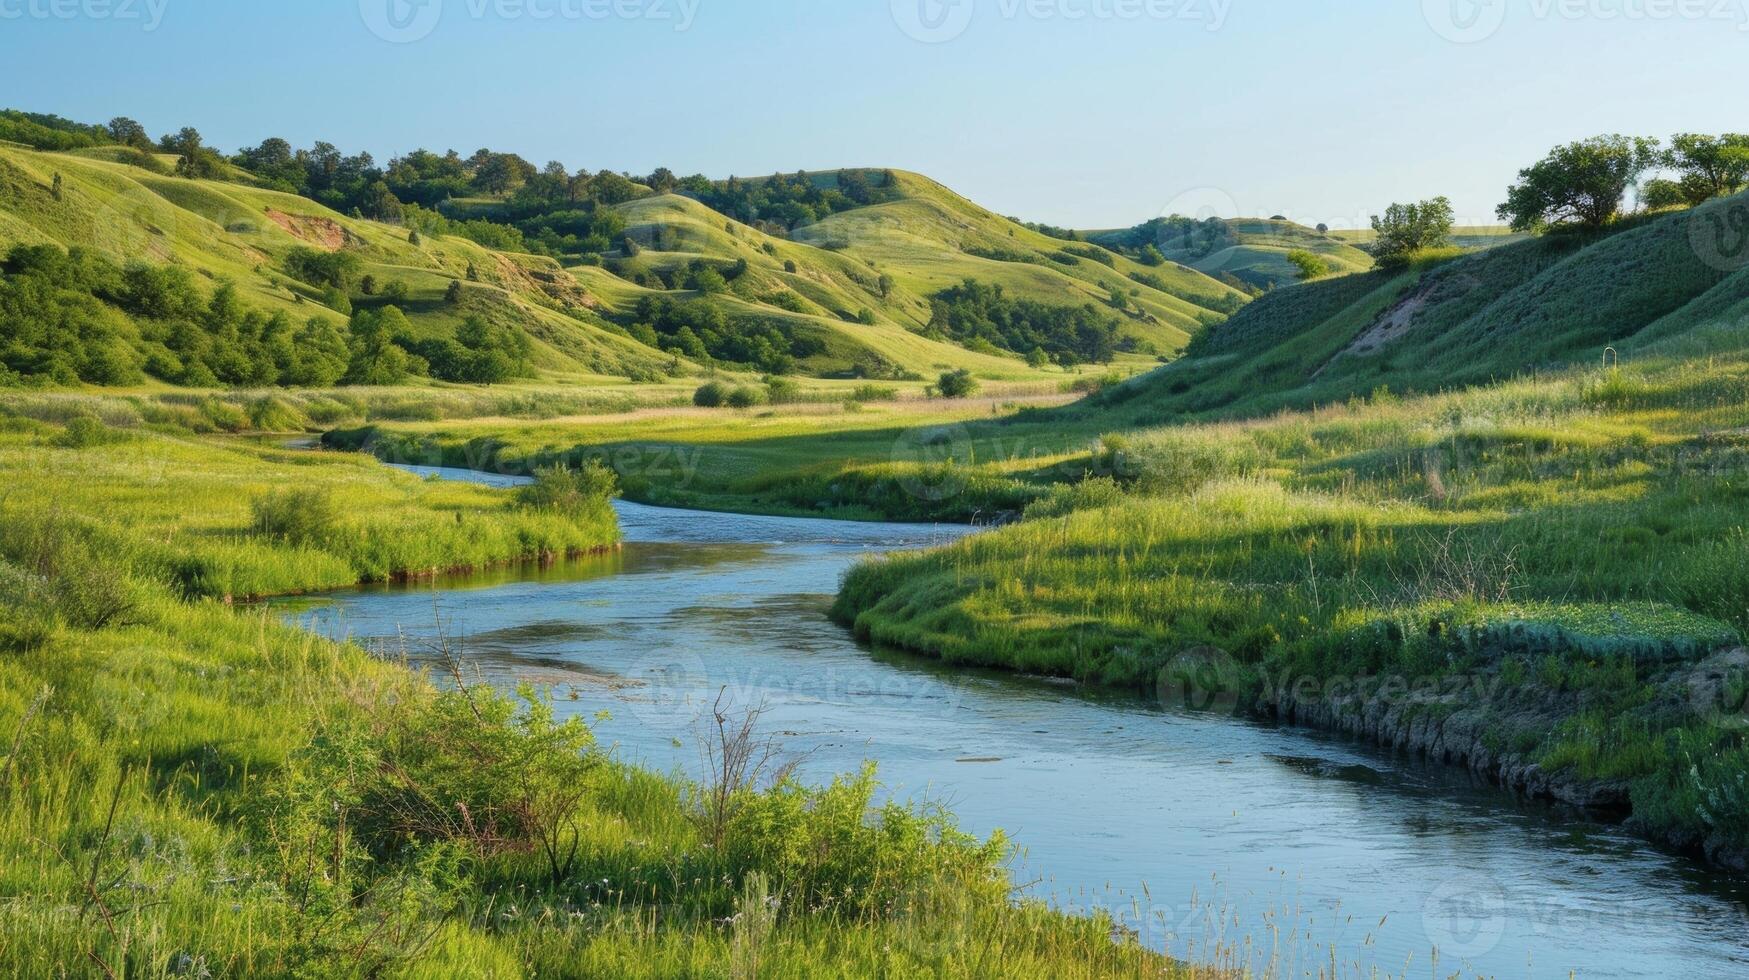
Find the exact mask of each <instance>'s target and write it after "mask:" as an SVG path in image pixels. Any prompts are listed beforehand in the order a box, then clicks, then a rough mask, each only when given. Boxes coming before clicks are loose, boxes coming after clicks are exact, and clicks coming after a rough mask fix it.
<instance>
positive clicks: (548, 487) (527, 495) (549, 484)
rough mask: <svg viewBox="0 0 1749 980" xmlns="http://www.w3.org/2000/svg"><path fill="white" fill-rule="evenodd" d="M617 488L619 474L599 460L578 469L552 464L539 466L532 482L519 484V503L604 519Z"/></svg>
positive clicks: (573, 516)
mask: <svg viewBox="0 0 1749 980" xmlns="http://www.w3.org/2000/svg"><path fill="white" fill-rule="evenodd" d="M618 492H619V480H618V478H617V477H616V476H615V475H614V472H613V471H612V470H610V469H608V468H607V467H605V466H602V465H601V464H600V463H595V462H591V463H589V464H588V465H586V466H583V467H580V468H578V469H571V468H569V467H565V466H550V467H545V468H542V469H539V470H536V471H535V474H534V482H533V483H531V484H529V485H527V486H524V487H518V488H517V490H516V503H517V505H518V506H521V507H525V508H527V509H529V510H538V511H544V512H546V513H549V514H558V515H560V516H563V517H567V518H569V519H571V520H573V521H576V522H578V523H583V522H585V521H594V520H599V519H601V518H602V517H603V516H604V515H605V512H606V511H607V510H609V509H610V508H609V504H608V500H610V499H611V498H612V497H613V496H614V495H615V494H617V493H618Z"/></svg>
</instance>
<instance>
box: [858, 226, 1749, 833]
mask: <svg viewBox="0 0 1749 980" xmlns="http://www.w3.org/2000/svg"><path fill="white" fill-rule="evenodd" d="M1743 204H1744V201H1743V199H1741V198H1739V199H1736V200H1730V201H1722V202H1715V204H1713V205H1710V206H1709V208H1708V209H1703V210H1702V211H1701V212H1699V213H1698V214H1696V215H1673V216H1667V217H1663V218H1659V219H1655V220H1652V221H1648V222H1644V223H1640V224H1636V225H1632V226H1629V227H1627V228H1625V229H1623V230H1621V231H1618V232H1617V233H1615V234H1613V235H1610V236H1608V237H1606V238H1604V239H1601V240H1595V241H1582V240H1576V239H1563V240H1547V239H1544V240H1536V241H1530V242H1524V243H1519V244H1515V245H1509V246H1504V247H1501V248H1498V249H1494V250H1491V251H1489V252H1486V253H1483V254H1480V255H1475V256H1470V257H1467V258H1463V259H1461V260H1458V261H1455V262H1450V263H1446V264H1443V265H1439V266H1436V267H1433V268H1430V269H1426V270H1422V271H1412V272H1405V273H1402V274H1399V275H1396V276H1388V275H1386V274H1383V273H1373V274H1369V275H1367V276H1354V277H1347V278H1344V279H1337V280H1332V281H1329V282H1320V283H1314V284H1311V285H1307V286H1301V287H1295V288H1292V289H1284V290H1278V291H1277V292H1276V293H1274V294H1272V295H1271V296H1269V297H1266V298H1264V299H1262V300H1260V301H1258V302H1256V303H1254V304H1253V305H1251V306H1250V307H1248V308H1247V309H1246V310H1244V311H1243V312H1242V313H1241V314H1240V315H1238V316H1236V317H1235V318H1233V319H1232V320H1231V321H1229V322H1228V323H1227V324H1225V325H1223V326H1222V327H1221V328H1219V329H1217V330H1215V331H1212V332H1211V333H1210V334H1209V335H1208V336H1207V338H1206V339H1205V340H1204V341H1203V342H1202V343H1200V344H1198V345H1197V347H1196V348H1195V349H1194V350H1193V352H1192V355H1191V356H1190V357H1188V358H1186V359H1185V361H1184V362H1182V363H1181V364H1178V365H1173V366H1169V367H1167V368H1164V369H1162V370H1160V371H1158V372H1156V373H1154V374H1153V375H1150V376H1148V377H1146V378H1143V379H1139V380H1138V381H1136V382H1132V383H1131V384H1129V385H1125V386H1122V387H1120V388H1117V389H1113V390H1109V391H1107V392H1106V393H1104V394H1102V395H1100V396H1096V397H1095V398H1093V399H1090V400H1089V401H1088V402H1086V403H1084V404H1082V405H1080V406H1077V407H1074V408H1071V409H1067V410H1064V411H1062V412H1060V413H1057V415H1056V420H1057V423H1058V424H1060V425H1063V426H1065V427H1071V428H1072V427H1075V426H1088V425H1093V426H1102V427H1104V428H1105V429H1106V430H1107V431H1116V432H1121V433H1122V435H1116V436H1112V437H1110V438H1109V439H1108V441H1107V446H1106V449H1105V450H1104V451H1103V452H1101V453H1097V454H1095V455H1093V456H1091V457H1087V458H1086V459H1085V460H1084V463H1083V465H1082V467H1081V469H1083V470H1085V471H1087V472H1094V473H1105V474H1109V475H1111V476H1113V477H1115V478H1116V482H1115V483H1104V482H1099V481H1095V482H1089V483H1085V484H1083V485H1081V486H1080V487H1079V488H1075V489H1064V490H1062V491H1059V492H1058V494H1057V496H1056V497H1054V498H1052V499H1051V500H1050V501H1049V502H1047V503H1046V504H1044V505H1041V508H1040V509H1037V510H1035V511H1033V514H1034V516H1036V517H1038V518H1039V519H1036V520H1032V521H1029V522H1027V523H1025V524H1022V525H1020V526H1018V527H1015V528H1012V529H1007V530H1003V531H1000V532H998V533H996V534H994V535H989V536H985V537H981V538H979V539H976V540H972V541H968V542H965V543H963V544H960V545H956V546H954V547H951V548H948V549H945V550H943V551H939V552H934V553H930V554H926V555H919V556H916V557H907V558H901V559H897V560H894V561H891V562H884V563H877V564H874V565H871V566H869V567H867V568H865V569H863V570H861V571H859V572H857V573H855V574H854V575H853V576H852V577H851V578H850V579H849V580H848V581H847V583H846V586H845V590H844V592H843V595H842V597H841V604H840V612H841V614H842V615H843V616H844V617H845V618H846V619H847V620H849V621H853V622H855V624H856V625H857V628H858V629H859V630H860V631H861V632H862V633H864V634H865V635H867V636H869V637H871V638H873V639H875V640H878V641H881V642H887V643H892V644H896V645H900V646H904V647H907V648H910V649H913V650H918V651H924V652H928V653H933V654H936V655H939V656H942V657H944V658H947V659H950V660H955V661H961V662H971V663H984V664H1000V665H1006V666H1010V667H1014V668H1018V669H1024V670H1031V671H1040V672H1045V673H1053V674H1063V675H1069V676H1075V677H1081V678H1085V679H1089V680H1101V681H1110V682H1116V683H1121V684H1148V685H1151V684H1153V683H1154V682H1155V680H1156V678H1157V677H1158V676H1160V672H1161V670H1162V669H1163V668H1164V667H1166V666H1167V665H1168V664H1170V663H1171V662H1172V659H1173V657H1174V656H1175V655H1176V654H1177V653H1178V652H1179V651H1182V650H1184V649H1186V648H1187V647H1193V646H1197V645H1199V644H1212V645H1214V646H1216V647H1219V648H1221V649H1224V650H1226V651H1229V652H1231V654H1232V655H1233V656H1234V657H1235V658H1237V661H1238V663H1239V665H1240V667H1239V670H1240V672H1241V673H1243V674H1245V675H1246V676H1247V677H1248V678H1249V680H1246V681H1244V682H1243V683H1244V684H1248V685H1252V686H1251V687H1250V689H1249V690H1250V693H1252V694H1256V693H1258V687H1257V686H1256V685H1259V684H1261V683H1262V679H1263V678H1265V677H1269V678H1278V679H1279V678H1281V677H1294V678H1298V677H1306V678H1310V679H1312V680H1314V681H1315V682H1320V683H1321V682H1324V681H1328V680H1330V679H1332V678H1337V677H1342V676H1349V677H1353V676H1356V675H1362V676H1364V675H1368V674H1370V675H1374V676H1377V675H1379V674H1380V673H1385V674H1396V675H1398V676H1407V677H1409V678H1418V677H1429V676H1435V677H1448V676H1451V675H1466V676H1479V677H1481V678H1483V679H1485V680H1487V681H1488V682H1490V683H1494V682H1499V683H1501V684H1504V685H1505V689H1506V691H1507V698H1506V702H1505V703H1495V704H1488V705H1483V706H1481V708H1480V709H1479V710H1480V711H1481V715H1480V717H1481V718H1482V719H1483V721H1481V722H1480V723H1479V724H1480V726H1481V731H1482V732H1483V733H1484V736H1485V739H1486V740H1491V741H1489V742H1488V749H1487V751H1488V752H1489V753H1497V754H1498V757H1499V758H1505V759H1510V760H1517V764H1519V765H1521V766H1531V767H1532V768H1531V769H1519V770H1514V771H1516V772H1519V773H1520V774H1521V776H1522V774H1523V773H1524V772H1531V773H1535V774H1537V775H1536V776H1535V778H1534V779H1532V778H1530V777H1523V778H1524V779H1526V780H1528V782H1527V783H1526V785H1532V786H1542V787H1543V788H1544V789H1545V790H1547V785H1546V784H1545V783H1540V782H1538V781H1537V780H1542V779H1545V778H1546V779H1550V780H1554V781H1556V782H1557V783H1558V782H1561V781H1567V782H1566V785H1582V786H1583V787H1585V789H1583V790H1582V791H1580V792H1578V793H1577V795H1581V796H1582V795H1583V794H1584V793H1588V792H1596V793H1599V794H1601V796H1602V797H1604V798H1607V799H1610V800H1611V801H1612V802H1614V803H1616V804H1619V805H1622V806H1624V807H1631V809H1632V811H1633V814H1634V819H1635V821H1636V822H1637V823H1638V825H1639V826H1640V827H1641V828H1642V829H1644V830H1646V831H1647V832H1648V833H1649V834H1651V835H1653V836H1655V837H1658V838H1660V839H1664V840H1668V841H1670V842H1671V843H1674V844H1677V845H1680V846H1683V847H1688V848H1692V849H1695V850H1702V851H1706V852H1707V853H1709V854H1710V855H1711V856H1713V857H1714V858H1716V859H1718V860H1720V861H1723V862H1725V863H1727V864H1737V863H1740V862H1742V861H1743V860H1744V858H1745V855H1749V824H1746V823H1745V822H1744V821H1743V820H1742V817H1741V815H1742V813H1744V812H1749V810H1745V808H1744V806H1745V804H1746V803H1749V800H1745V799H1743V797H1742V790H1741V787H1742V780H1743V779H1744V778H1745V773H1746V772H1749V745H1746V744H1745V741H1744V739H1743V738H1742V726H1741V725H1740V724H1738V722H1740V716H1741V711H1742V705H1741V697H1742V690H1741V685H1742V683H1743V681H1744V678H1743V677H1742V676H1741V670H1740V668H1733V669H1737V670H1738V674H1736V675H1730V674H1729V671H1727V672H1726V674H1727V679H1726V680H1725V681H1724V683H1725V684H1726V687H1725V688H1724V689H1723V690H1722V691H1721V692H1717V696H1716V697H1715V696H1712V695H1709V696H1707V697H1705V698H1700V697H1697V696H1695V695H1694V694H1693V693H1692V692H1693V691H1694V690H1699V689H1702V688H1696V687H1695V686H1694V685H1695V684H1702V685H1703V688H1704V683H1703V681H1702V680H1701V678H1702V677H1704V676H1706V670H1702V669H1700V668H1698V667H1697V666H1696V664H1697V662H1698V661H1699V660H1700V659H1702V658H1704V657H1707V656H1708V655H1710V654H1713V653H1714V652H1715V651H1717V650H1719V649H1721V648H1725V647H1729V646H1731V645H1733V644H1735V643H1737V642H1740V638H1741V637H1742V636H1743V635H1744V633H1745V631H1746V630H1749V612H1746V610H1749V567H1746V566H1745V565H1744V563H1743V556H1744V554H1746V553H1749V551H1746V550H1745V547H1744V541H1745V535H1746V534H1749V525H1746V524H1745V522H1744V517H1743V515H1744V514H1745V513H1746V512H1749V510H1746V507H1745V505H1746V503H1749V500H1746V499H1745V497H1744V494H1745V484H1744V480H1743V473H1744V460H1745V448H1744V446H1743V442H1742V438H1741V433H1742V432H1743V431H1744V430H1745V427H1746V426H1749V408H1746V407H1745V406H1746V405H1749V342H1746V337H1749V333H1745V323H1746V322H1749V279H1745V275H1749V273H1746V272H1737V273H1735V274H1731V273H1728V272H1726V271H1723V270H1720V269H1717V268H1715V267H1713V266H1710V265H1708V264H1706V263H1703V262H1701V261H1700V260H1699V259H1697V258H1696V256H1695V254H1694V252H1693V251H1692V249H1690V248H1689V247H1688V241H1689V230H1690V227H1689V225H1688V222H1689V221H1691V220H1706V217H1707V215H1709V214H1713V213H1715V211H1716V210H1717V209H1724V208H1730V207H1742V206H1743ZM1406 300H1410V301H1413V302H1411V303H1408V304H1405V301H1406ZM1405 309H1408V310H1409V311H1410V312H1409V313H1408V314H1402V311H1404V310H1405ZM1393 312H1395V313H1397V314H1402V315H1400V316H1399V322H1400V323H1401V324H1404V325H1405V326H1404V328H1403V329H1402V330H1401V331H1400V332H1399V333H1398V334H1397V335H1396V336H1395V338H1394V339H1392V340H1390V341H1388V342H1386V343H1384V344H1382V345H1381V346H1380V347H1379V348H1378V349H1377V350H1374V351H1372V352H1370V353H1366V354H1361V355H1356V354H1344V353H1343V352H1344V351H1345V350H1347V349H1348V348H1349V347H1350V345H1351V344H1352V343H1353V341H1354V340H1355V338H1357V337H1359V336H1362V335H1364V334H1366V333H1367V332H1368V331H1369V329H1372V328H1375V327H1376V326H1377V325H1378V324H1379V323H1381V322H1385V320H1386V318H1387V317H1388V316H1390V315H1391V314H1392V313H1393ZM1606 344H1609V345H1613V346H1615V347H1616V348H1618V349H1619V350H1620V351H1621V352H1622V354H1623V357H1624V359H1625V362H1626V364H1627V367H1626V368H1624V369H1621V370H1615V369H1610V370H1603V369H1600V368H1598V367H1596V366H1595V365H1596V364H1597V363H1598V361H1597V360H1596V358H1598V357H1599V356H1600V354H1601V350H1602V348H1603V347H1604V345H1606ZM1562 362H1567V363H1572V362H1578V363H1579V364H1586V363H1589V364H1591V365H1593V366H1592V367H1589V368H1586V367H1574V368H1568V369H1561V368H1559V365H1560V364H1561V363H1562ZM1532 368H1540V369H1541V370H1540V372H1539V373H1538V376H1537V377H1535V378H1528V377H1527V378H1525V379H1522V380H1516V381H1511V382H1503V383H1497V384H1494V385H1491V386H1484V387H1479V388H1472V389H1465V390H1461V391H1456V392H1454V393H1451V394H1444V395H1433V396H1422V397H1413V398H1410V399H1408V400H1403V399H1401V398H1400V397H1399V396H1396V395H1389V394H1386V393H1384V392H1382V391H1381V392H1377V393H1375V394H1374V395H1373V396H1372V397H1370V398H1369V397H1367V396H1366V395H1365V393H1366V392H1368V391H1371V390H1373V389H1374V388H1375V387H1377V386H1380V385H1382V384H1387V383H1388V384H1390V385H1392V387H1394V388H1397V389H1398V390H1399V391H1401V390H1403V389H1404V388H1421V389H1423V390H1426V389H1432V388H1437V387H1445V386H1450V387H1453V388H1457V387H1458V386H1459V385H1460V384H1462V383H1463V382H1466V381H1469V382H1481V383H1484V384H1485V383H1486V382H1487V381H1488V380H1489V379H1490V377H1505V376H1507V375H1512V374H1520V373H1524V374H1527V375H1528V374H1529V373H1530V369H1532ZM1314 403H1316V404H1321V405H1326V406H1334V407H1326V408H1320V409H1316V410H1309V409H1306V408H1301V407H1299V406H1309V405H1311V404H1314ZM1283 409H1288V410H1286V411H1283ZM1198 415H1201V416H1213V417H1218V418H1230V419H1232V421H1224V422H1219V421H1206V422H1194V421H1192V419H1194V418H1195V417H1196V416H1198ZM1168 421H1176V422H1178V423H1179V424H1176V425H1161V423H1163V422H1168ZM1067 469H1071V470H1072V469H1074V467H1073V466H1070V467H1067ZM1059 472H1061V470H1059ZM1713 669H1716V668H1711V667H1709V668H1707V670H1713ZM1733 677H1734V679H1732V678H1733ZM1708 683H1710V682H1708ZM1733 684H1735V685H1738V687H1731V685H1733ZM1314 689H1317V688H1314ZM1526 702H1529V704H1528V706H1527V703H1526ZM1715 702H1722V703H1715ZM1398 703H1399V705H1400V703H1401V702H1398ZM1455 709H1456V706H1454V705H1451V704H1445V705H1431V706H1430V705H1425V704H1423V705H1420V706H1411V708H1410V709H1409V710H1410V711H1411V712H1415V711H1420V712H1427V713H1430V717H1432V718H1433V719H1435V721H1437V719H1439V718H1443V717H1445V715H1446V713H1449V712H1452V711H1454V710H1455ZM1350 710H1358V709H1357V708H1354V707H1353V706H1350ZM1371 730H1372V731H1374V733H1375V735H1376V734H1378V732H1379V730H1378V729H1377V727H1376V726H1375V727H1374V728H1373V729H1371ZM1383 737H1396V736H1391V735H1385V736H1383ZM1599 787H1601V789H1600V788H1599Z"/></svg>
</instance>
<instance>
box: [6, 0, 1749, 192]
mask: <svg viewBox="0 0 1749 980" xmlns="http://www.w3.org/2000/svg"><path fill="white" fill-rule="evenodd" d="M1746 25H1749V0H413V2H412V3H411V4H409V2H408V0H250V2H234V0H0V102H4V103H6V104H9V105H11V106H14V107H17V108H26V109H32V110H36V111H47V112H56V113H59V114H61V115H66V116H70V117H74V118H78V119H82V120H92V121H102V120H106V119H108V118H109V117H111V116H113V115H117V114H126V115H131V116H133V117H135V118H137V119H139V120H140V121H141V122H143V123H145V124H146V126H147V127H148V128H149V129H150V130H151V131H152V132H154V133H157V132H161V131H166V130H171V129H175V128H177V127H180V126H182V125H194V126H196V127H197V128H199V129H200V130H201V131H202V133H204V134H205V135H206V137H207V139H208V142H210V143H212V144H214V145H217V146H219V147H221V148H223V149H226V150H233V149H235V148H237V147H238V146H241V145H243V144H245V143H249V144H253V143H256V142H259V141H260V140H261V139H263V138H265V137H268V136H281V137H284V138H286V139H289V140H291V141H293V142H294V143H296V144H299V145H307V144H308V143H310V142H312V141H314V140H317V139H326V140H328V141H331V142H334V143H336V144H339V145H340V146H342V147H343V148H345V149H347V150H357V149H367V150H369V151H371V152H372V153H374V154H376V155H377V156H378V157H379V159H381V160H385V161H386V159H387V158H388V157H389V156H390V155H392V154H394V153H397V152H400V151H404V150H408V149H411V148H413V147H415V146H421V145H423V146H428V147H430V148H433V149H440V150H441V149H447V148H450V147H454V148H455V149H458V150H461V151H462V152H463V153H468V152H471V151H472V150H474V149H477V148H479V147H481V146H490V147H493V148H495V149H503V150H513V151H515V152H518V153H521V154H522V155H524V156H526V157H528V158H529V159H531V160H533V161H535V162H536V163H537V164H539V163H544V162H545V161H547V160H550V159H556V160H560V161H563V162H564V163H566V164H567V165H568V166H570V167H572V168H576V167H581V166H587V167H589V168H591V169H598V168H602V167H608V168H612V169H615V170H630V171H633V172H636V173H643V172H648V171H649V170H650V169H652V168H654V167H656V166H668V167H670V168H672V169H674V170H676V171H678V172H681V173H692V172H698V171H702V172H705V173H707V174H710V175H712V176H727V175H728V174H731V173H734V174H742V175H749V174H765V173H770V172H771V171H773V170H779V169H781V170H785V171H789V170H795V169H798V168H807V169H818V168H825V167H834V166H844V165H858V166H892V167H901V168H905V169H910V170H918V171H922V172H924V173H927V174H929V175H931V176H933V177H935V178H937V179H939V180H941V181H942V182H944V183H946V184H947V185H949V186H950V187H953V188H954V189H956V190H958V191H960V192H962V193H964V194H966V195H968V196H970V197H972V198H973V199H975V200H977V201H978V202H979V203H982V204H984V205H986V206H988V207H990V208H992V209H994V210H997V211H1000V212H1003V213H1005V214H1014V215H1019V216H1022V217H1024V218H1027V219H1031V220H1040V221H1049V222H1052V223H1055V224H1065V225H1070V224H1072V225H1075V226H1078V227H1097V226H1114V225H1126V224H1132V223H1135V222H1137V221H1141V220H1144V219H1146V218H1149V217H1153V216H1155V215H1158V214H1161V213H1163V212H1166V211H1172V210H1179V211H1185V212H1191V211H1195V210H1199V209H1203V208H1208V209H1213V210H1218V211H1223V212H1231V213H1240V214H1247V215H1251V214H1270V213H1275V212H1281V213H1285V214H1288V215H1289V216H1291V217H1295V218H1298V219H1300V220H1304V221H1306V222H1308V223H1311V222H1316V221H1326V222H1328V223H1330V224H1331V225H1333V226H1337V227H1344V226H1348V225H1352V224H1354V223H1356V222H1364V220H1365V217H1366V215H1368V214H1370V213H1373V212H1376V211H1378V210H1380V209H1381V208H1382V207H1384V205H1386V204H1388V203H1389V202H1390V201H1392V200H1403V199H1411V198H1420V197H1426V196H1431V195H1434V194H1446V195H1448V196H1450V197H1451V198H1452V199H1453V201H1454V202H1455V203H1456V206H1457V210H1458V214H1459V217H1460V219H1473V220H1485V219H1490V218H1491V214H1492V210H1493V207H1494V205H1495V204H1496V203H1498V201H1499V200H1500V198H1501V196H1502V191H1503V190H1504V188H1505V187H1506V185H1507V183H1508V182H1509V181H1510V180H1511V178H1512V176H1513V174H1514V173H1515V172H1516V170H1517V169H1518V168H1519V167H1520V166H1523V165H1524V164H1526V163H1528V162H1530V161H1531V160H1533V159H1535V158H1536V157H1537V156H1540V155H1541V154H1542V153H1543V152H1545V151H1546V150H1547V149H1548V148H1549V147H1550V146H1551V145H1553V144H1555V143H1557V142H1562V141H1566V140H1569V139H1574V138H1578V137H1582V136H1586V135H1591V134H1594V133H1598V132H1615V131H1621V132H1633V133H1644V134H1647V135H1659V136H1668V135H1669V134H1670V133H1672V132H1676V131H1685V130H1699V131H1719V130H1732V131H1742V130H1744V129H1749V116H1746V114H1745V113H1744V112H1743V106H1744V104H1745V103H1744V98H1743V94H1744V92H1745V91H1749V29H1746Z"/></svg>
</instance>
